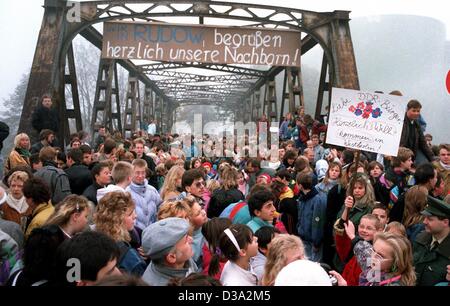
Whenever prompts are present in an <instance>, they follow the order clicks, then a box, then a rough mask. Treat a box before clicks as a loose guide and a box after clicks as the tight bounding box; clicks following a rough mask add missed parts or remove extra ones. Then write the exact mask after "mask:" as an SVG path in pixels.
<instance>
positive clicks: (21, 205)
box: [6, 193, 28, 214]
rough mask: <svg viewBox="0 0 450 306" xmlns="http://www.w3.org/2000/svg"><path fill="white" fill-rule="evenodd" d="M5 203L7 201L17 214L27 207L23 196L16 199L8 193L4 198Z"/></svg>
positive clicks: (23, 211) (24, 210)
mask: <svg viewBox="0 0 450 306" xmlns="http://www.w3.org/2000/svg"><path fill="white" fill-rule="evenodd" d="M6 203H8V205H9V206H10V207H11V208H14V209H15V210H16V211H17V212H18V213H19V214H23V213H25V212H26V211H27V209H28V204H27V201H26V200H25V197H24V196H22V197H21V198H20V199H18V200H17V199H15V198H14V197H13V196H12V194H11V193H10V194H9V195H8V197H7V198H6Z"/></svg>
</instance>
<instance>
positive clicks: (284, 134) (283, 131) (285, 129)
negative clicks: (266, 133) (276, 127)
mask: <svg viewBox="0 0 450 306" xmlns="http://www.w3.org/2000/svg"><path fill="white" fill-rule="evenodd" d="M288 124H289V121H288V120H285V121H283V122H282V123H281V126H280V137H281V139H282V140H287V139H289V138H288Z"/></svg>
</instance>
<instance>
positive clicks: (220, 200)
mask: <svg viewBox="0 0 450 306" xmlns="http://www.w3.org/2000/svg"><path fill="white" fill-rule="evenodd" d="M242 200H244V195H243V194H242V192H241V191H240V190H238V189H236V188H233V189H230V190H225V189H222V188H220V189H217V190H215V191H214V192H213V195H212V197H211V200H210V201H209V205H208V211H207V215H208V218H214V217H219V215H220V214H221V213H222V211H223V210H224V209H225V208H226V207H227V206H228V205H230V204H232V203H237V202H239V201H242Z"/></svg>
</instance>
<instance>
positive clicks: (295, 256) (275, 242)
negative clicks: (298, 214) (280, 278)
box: [262, 234, 306, 286]
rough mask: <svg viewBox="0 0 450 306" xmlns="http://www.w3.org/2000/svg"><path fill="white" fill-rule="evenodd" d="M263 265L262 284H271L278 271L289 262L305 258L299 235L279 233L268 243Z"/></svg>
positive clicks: (273, 282)
mask: <svg viewBox="0 0 450 306" xmlns="http://www.w3.org/2000/svg"><path fill="white" fill-rule="evenodd" d="M266 258H267V260H266V264H265V266H264V276H263V279H262V285H263V286H273V285H274V284H275V279H276V277H277V275H278V273H279V272H280V271H281V269H283V268H284V267H285V266H287V265H288V264H290V263H291V262H293V261H295V260H299V259H306V255H305V249H304V246H303V242H302V241H301V240H300V238H299V237H297V236H294V235H288V234H280V235H278V236H276V237H274V238H273V239H272V241H271V243H270V247H269V250H268V252H267V255H266Z"/></svg>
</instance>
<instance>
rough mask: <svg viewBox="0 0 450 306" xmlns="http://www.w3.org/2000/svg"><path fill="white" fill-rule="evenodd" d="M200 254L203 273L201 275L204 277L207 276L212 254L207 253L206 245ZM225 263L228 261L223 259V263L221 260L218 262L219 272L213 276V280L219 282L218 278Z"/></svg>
mask: <svg viewBox="0 0 450 306" xmlns="http://www.w3.org/2000/svg"><path fill="white" fill-rule="evenodd" d="M202 253H203V271H202V273H203V274H205V275H208V270H209V264H210V263H211V257H212V254H211V252H210V251H209V249H208V246H207V245H206V244H203V247H202ZM227 261H228V260H226V259H225V261H223V260H221V261H220V262H219V272H218V273H216V274H215V275H214V276H213V277H214V278H215V279H217V280H220V276H221V275H222V270H223V267H224V266H225V264H226V263H227Z"/></svg>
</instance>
